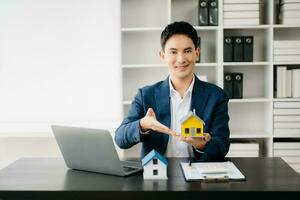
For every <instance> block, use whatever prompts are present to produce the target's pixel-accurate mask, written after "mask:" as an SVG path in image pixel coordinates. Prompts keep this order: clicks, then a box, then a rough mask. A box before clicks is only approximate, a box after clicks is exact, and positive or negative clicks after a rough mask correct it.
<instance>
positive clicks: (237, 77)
mask: <svg viewBox="0 0 300 200" xmlns="http://www.w3.org/2000/svg"><path fill="white" fill-rule="evenodd" d="M232 76H233V83H232V88H233V89H232V98H235V99H241V98H243V74H242V73H233V74H232Z"/></svg>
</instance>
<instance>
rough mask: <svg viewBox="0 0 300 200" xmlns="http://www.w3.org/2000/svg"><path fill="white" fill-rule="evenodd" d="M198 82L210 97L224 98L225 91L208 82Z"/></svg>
mask: <svg viewBox="0 0 300 200" xmlns="http://www.w3.org/2000/svg"><path fill="white" fill-rule="evenodd" d="M200 82H201V84H202V85H203V87H205V90H206V92H207V93H209V94H210V95H213V96H226V93H225V91H224V90H223V89H222V88H221V87H219V86H217V85H215V84H213V83H209V82H204V81H200Z"/></svg>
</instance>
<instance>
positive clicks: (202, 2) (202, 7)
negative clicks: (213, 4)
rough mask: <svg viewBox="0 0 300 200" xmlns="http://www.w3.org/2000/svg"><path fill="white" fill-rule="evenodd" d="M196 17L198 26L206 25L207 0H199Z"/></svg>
mask: <svg viewBox="0 0 300 200" xmlns="http://www.w3.org/2000/svg"><path fill="white" fill-rule="evenodd" d="M198 18H199V26H207V25H208V0H199V5H198Z"/></svg>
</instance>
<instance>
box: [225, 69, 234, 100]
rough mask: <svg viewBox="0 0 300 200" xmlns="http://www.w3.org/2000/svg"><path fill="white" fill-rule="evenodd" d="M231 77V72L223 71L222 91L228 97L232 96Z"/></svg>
mask: <svg viewBox="0 0 300 200" xmlns="http://www.w3.org/2000/svg"><path fill="white" fill-rule="evenodd" d="M232 78H233V77H232V74H231V73H224V91H225V93H226V94H227V96H228V97H229V98H230V99H231V98H232V87H233V85H232Z"/></svg>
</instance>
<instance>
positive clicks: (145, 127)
mask: <svg viewBox="0 0 300 200" xmlns="http://www.w3.org/2000/svg"><path fill="white" fill-rule="evenodd" d="M140 127H141V130H142V131H143V132H146V131H149V130H153V131H157V132H161V133H165V134H169V135H176V133H175V132H174V131H173V130H171V129H170V128H169V127H167V126H165V125H163V124H161V123H160V122H159V121H157V119H156V116H155V112H154V111H153V109H152V108H149V109H148V110H147V113H146V115H145V117H143V118H142V119H141V120H140Z"/></svg>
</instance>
